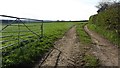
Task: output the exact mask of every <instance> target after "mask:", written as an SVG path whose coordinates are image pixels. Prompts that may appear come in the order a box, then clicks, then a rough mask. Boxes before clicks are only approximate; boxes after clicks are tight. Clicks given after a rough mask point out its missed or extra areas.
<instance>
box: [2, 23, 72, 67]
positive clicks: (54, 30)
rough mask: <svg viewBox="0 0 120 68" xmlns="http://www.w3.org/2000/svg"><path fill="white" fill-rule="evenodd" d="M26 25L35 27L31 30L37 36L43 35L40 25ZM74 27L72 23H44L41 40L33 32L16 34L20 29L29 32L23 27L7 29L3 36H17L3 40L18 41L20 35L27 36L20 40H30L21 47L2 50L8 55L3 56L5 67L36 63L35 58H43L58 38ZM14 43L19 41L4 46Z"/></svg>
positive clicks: (21, 44) (15, 46)
mask: <svg viewBox="0 0 120 68" xmlns="http://www.w3.org/2000/svg"><path fill="white" fill-rule="evenodd" d="M13 25H17V24H13ZM20 25H22V24H20ZM26 25H27V26H33V27H29V28H30V29H31V30H32V31H34V32H35V33H36V34H38V35H41V33H40V30H41V28H40V23H30V24H26ZM73 25H74V23H70V22H59V23H57V22H54V23H44V26H43V30H44V32H43V33H44V36H43V38H41V39H39V37H38V36H36V35H35V34H33V33H31V32H20V33H18V32H14V31H18V30H19V29H20V30H21V31H27V30H28V29H27V28H26V27H22V26H21V27H20V28H18V26H9V27H7V28H6V29H5V30H4V32H3V33H2V36H7V35H16V36H12V37H6V38H3V39H2V40H10V39H16V38H18V36H17V35H18V34H25V36H20V39H22V40H29V41H27V42H22V43H20V44H19V45H18V44H16V45H14V46H10V47H7V48H5V49H2V52H3V53H8V55H4V56H3V59H2V61H3V67H9V66H11V65H20V64H21V63H22V65H27V64H31V63H34V60H35V58H37V57H39V56H42V55H43V54H44V53H45V52H47V51H48V50H49V48H51V47H52V46H53V43H54V41H55V40H57V39H58V38H61V37H62V36H63V35H64V33H65V32H66V31H67V30H68V29H69V28H70V27H71V26H73ZM5 32H6V33H5ZM29 36H31V38H28V37H29ZM19 41H20V40H19ZM13 43H18V40H15V41H10V42H7V43H4V44H3V45H2V46H7V45H9V44H13ZM21 46H22V47H21ZM12 50H14V51H12ZM9 52H10V53H9Z"/></svg>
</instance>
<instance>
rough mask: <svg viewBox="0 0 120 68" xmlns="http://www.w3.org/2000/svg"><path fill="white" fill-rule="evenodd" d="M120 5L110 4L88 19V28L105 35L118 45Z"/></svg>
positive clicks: (119, 38)
mask: <svg viewBox="0 0 120 68" xmlns="http://www.w3.org/2000/svg"><path fill="white" fill-rule="evenodd" d="M119 10H120V5H117V6H110V7H109V8H107V9H106V10H105V11H102V12H100V13H99V14H96V15H93V16H91V17H90V19H89V28H90V29H92V30H95V31H97V32H98V33H100V34H102V35H103V36H105V37H106V38H107V39H109V40H110V41H111V42H113V43H115V44H117V45H120V42H119V41H120V23H119V20H120V16H119V15H120V13H119Z"/></svg>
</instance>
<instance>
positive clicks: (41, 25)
mask: <svg viewBox="0 0 120 68" xmlns="http://www.w3.org/2000/svg"><path fill="white" fill-rule="evenodd" d="M41 37H43V21H42V25H41Z"/></svg>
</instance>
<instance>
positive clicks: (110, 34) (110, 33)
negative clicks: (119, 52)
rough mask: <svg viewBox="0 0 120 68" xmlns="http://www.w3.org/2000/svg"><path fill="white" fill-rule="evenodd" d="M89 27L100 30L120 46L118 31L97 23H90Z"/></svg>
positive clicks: (100, 32) (99, 31)
mask: <svg viewBox="0 0 120 68" xmlns="http://www.w3.org/2000/svg"><path fill="white" fill-rule="evenodd" d="M88 28H89V29H91V30H93V31H96V32H98V33H99V34H101V35H102V36H104V37H105V38H107V39H108V40H109V41H111V42H112V43H114V44H116V45H118V46H120V38H118V34H116V32H114V31H112V30H106V29H105V28H104V27H98V26H96V25H95V24H88Z"/></svg>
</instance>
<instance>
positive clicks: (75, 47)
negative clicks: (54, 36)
mask: <svg viewBox="0 0 120 68" xmlns="http://www.w3.org/2000/svg"><path fill="white" fill-rule="evenodd" d="M76 35H77V34H76V26H73V27H72V28H71V29H70V30H69V31H68V32H66V34H65V36H64V37H63V38H62V39H59V40H58V41H56V42H55V45H54V49H53V51H52V52H51V53H50V54H49V56H48V57H47V59H46V60H45V61H44V62H43V63H42V64H41V65H40V66H41V67H44V66H52V67H58V66H79V65H80V62H81V61H80V60H79V59H80V58H81V57H82V55H81V54H82V53H80V52H81V51H80V43H79V41H78V38H77V36H76ZM40 66H38V67H36V68H39V67H40Z"/></svg>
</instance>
